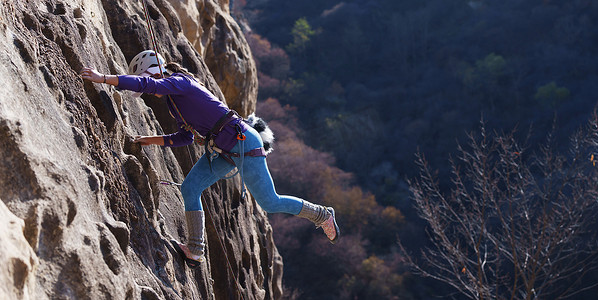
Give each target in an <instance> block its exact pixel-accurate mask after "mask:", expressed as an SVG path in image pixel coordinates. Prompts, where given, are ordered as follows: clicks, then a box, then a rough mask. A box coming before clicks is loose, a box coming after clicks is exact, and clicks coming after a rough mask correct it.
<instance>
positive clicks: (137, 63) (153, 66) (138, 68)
mask: <svg viewBox="0 0 598 300" xmlns="http://www.w3.org/2000/svg"><path fill="white" fill-rule="evenodd" d="M160 65H161V66H162V71H165V66H166V60H164V57H162V55H160V53H158V58H157V59H156V52H155V51H154V50H145V51H141V52H140V53H139V54H137V55H135V57H133V60H131V63H129V74H131V75H139V76H146V77H147V76H153V75H156V74H160Z"/></svg>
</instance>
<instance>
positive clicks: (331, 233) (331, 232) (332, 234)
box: [316, 207, 340, 244]
mask: <svg viewBox="0 0 598 300" xmlns="http://www.w3.org/2000/svg"><path fill="white" fill-rule="evenodd" d="M326 210H327V211H328V212H329V213H330V217H328V219H326V221H324V222H322V223H320V225H316V227H322V229H323V230H324V233H325V234H326V236H327V237H328V239H329V240H330V242H331V243H333V244H336V241H337V240H338V237H339V236H340V230H339V229H338V225H337V224H336V219H335V216H334V208H332V207H327V208H326Z"/></svg>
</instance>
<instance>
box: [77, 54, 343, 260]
mask: <svg viewBox="0 0 598 300" xmlns="http://www.w3.org/2000/svg"><path fill="white" fill-rule="evenodd" d="M163 71H164V72H163ZM129 74H130V75H105V74H101V73H99V72H98V71H96V70H95V69H93V68H84V69H83V70H82V71H81V77H82V78H83V79H86V80H90V81H92V82H96V83H107V84H110V85H114V86H117V87H119V88H121V89H125V90H130V91H134V92H137V93H138V94H137V95H140V94H141V93H148V94H154V95H156V96H157V97H163V96H165V95H167V96H168V97H167V98H168V99H167V104H168V109H169V110H170V113H171V115H172V116H174V117H175V119H176V121H177V125H178V127H179V128H180V129H179V130H178V132H176V133H173V134H168V135H162V136H137V137H135V140H134V141H135V142H137V143H139V144H140V145H142V146H147V145H160V146H165V147H178V146H184V145H188V144H191V143H193V139H194V133H195V138H196V139H200V138H201V137H199V136H197V135H201V136H204V137H205V139H206V140H205V143H206V145H209V146H210V149H213V150H214V151H206V153H204V155H203V156H202V157H201V158H200V159H199V161H197V163H195V165H194V166H193V168H192V169H191V171H190V172H189V174H187V177H186V178H185V180H184V181H183V183H182V185H181V194H182V196H183V199H184V201H185V219H186V222H187V230H188V234H189V237H188V241H187V243H186V244H183V243H180V242H178V241H174V240H173V241H171V242H172V244H173V246H174V247H175V248H176V249H177V251H178V252H179V253H180V254H181V256H182V257H183V259H184V260H185V262H186V263H187V265H188V266H190V267H192V268H195V267H198V266H199V265H200V263H201V262H202V261H204V260H205V258H204V246H205V244H204V240H205V239H204V227H205V225H204V224H205V216H204V211H203V207H202V204H201V198H200V197H201V193H202V192H203V190H205V189H206V188H208V187H209V186H211V185H212V184H214V183H215V182H216V181H218V180H219V179H221V178H224V176H225V175H226V174H228V173H229V172H230V171H232V170H233V169H234V168H235V166H236V167H237V168H239V170H240V173H241V174H242V180H244V181H245V184H246V186H247V188H248V189H249V191H250V192H251V194H252V195H253V197H254V198H255V200H256V201H257V203H258V204H259V205H260V206H261V207H262V208H263V209H264V210H265V211H267V212H268V213H281V212H282V213H289V214H292V215H296V216H298V217H302V218H305V219H308V220H310V221H312V222H313V223H314V224H315V225H316V226H317V227H322V229H323V230H324V233H325V234H326V236H327V237H328V239H329V240H330V241H331V242H332V243H335V242H336V241H337V240H338V238H339V234H340V232H339V228H338V225H337V224H336V220H335V212H334V209H333V208H332V207H324V206H321V205H317V204H313V203H311V202H308V201H306V200H303V199H300V198H296V197H293V196H285V195H278V194H277V193H276V190H275V187H274V183H273V181H272V177H271V176H270V172H269V171H268V166H267V164H266V157H265V156H266V153H265V151H264V149H263V142H262V139H261V137H260V135H259V134H258V133H257V132H256V131H255V129H253V128H252V127H251V126H249V125H248V124H247V123H246V122H245V121H244V120H243V119H242V118H240V117H239V116H238V115H237V114H236V113H234V111H232V110H230V109H229V108H228V107H227V106H226V105H225V104H224V103H223V102H222V101H220V100H218V98H216V96H214V95H213V94H212V93H211V92H209V91H208V90H207V89H206V87H205V86H204V85H203V84H201V83H200V82H198V80H197V79H196V78H195V77H194V76H193V75H192V74H191V73H189V72H188V71H187V70H186V69H184V68H182V67H181V66H180V65H178V64H176V63H168V64H166V63H165V60H164V59H163V58H162V56H161V55H159V54H158V55H157V56H156V54H155V52H154V51H152V50H146V51H143V52H141V53H139V54H138V55H137V56H135V57H134V58H133V60H132V61H131V63H130V64H129ZM246 151H248V152H246Z"/></svg>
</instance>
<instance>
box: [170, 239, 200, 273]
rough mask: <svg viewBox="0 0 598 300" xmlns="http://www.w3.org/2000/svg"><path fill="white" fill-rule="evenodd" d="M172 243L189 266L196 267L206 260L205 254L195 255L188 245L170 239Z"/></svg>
mask: <svg viewBox="0 0 598 300" xmlns="http://www.w3.org/2000/svg"><path fill="white" fill-rule="evenodd" d="M170 243H171V244H172V246H173V247H174V249H175V250H176V252H177V253H178V254H179V255H180V256H181V258H182V259H183V260H184V261H185V263H186V264H187V266H188V267H189V268H191V269H195V268H197V267H199V266H201V264H202V263H203V262H205V261H206V258H205V257H204V256H203V255H195V254H193V253H191V251H190V250H189V248H188V247H187V245H185V244H182V243H179V242H178V241H176V240H170Z"/></svg>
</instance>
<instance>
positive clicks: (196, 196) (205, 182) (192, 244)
mask: <svg viewBox="0 0 598 300" xmlns="http://www.w3.org/2000/svg"><path fill="white" fill-rule="evenodd" d="M232 168H233V167H232V166H231V165H230V164H229V163H227V162H226V161H225V160H224V159H222V158H217V159H215V160H214V161H212V167H211V169H210V165H209V164H208V157H207V156H205V155H204V156H202V157H201V158H200V159H199V161H197V163H195V165H194V166H193V168H192V169H191V171H190V172H189V174H187V177H186V178H185V181H183V184H182V185H181V194H182V195H183V200H184V201H185V220H186V223H187V232H188V235H189V238H188V241H187V244H181V243H179V242H177V241H173V245H174V246H175V247H177V249H179V250H180V251H181V252H182V255H183V256H184V257H186V259H185V260H186V261H187V264H188V265H189V266H191V267H197V263H198V262H202V261H203V260H204V258H203V255H204V249H205V243H204V228H205V215H204V212H203V207H202V205H201V193H202V192H203V191H204V190H205V189H206V188H208V187H210V186H211V185H212V184H214V183H215V182H216V181H218V179H220V178H221V177H222V176H224V175H226V173H228V172H229V171H230V170H232Z"/></svg>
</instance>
